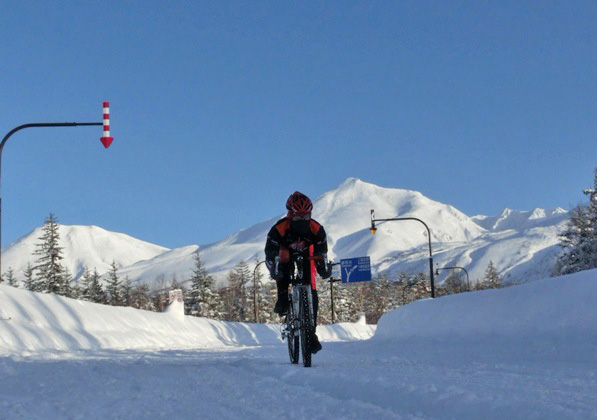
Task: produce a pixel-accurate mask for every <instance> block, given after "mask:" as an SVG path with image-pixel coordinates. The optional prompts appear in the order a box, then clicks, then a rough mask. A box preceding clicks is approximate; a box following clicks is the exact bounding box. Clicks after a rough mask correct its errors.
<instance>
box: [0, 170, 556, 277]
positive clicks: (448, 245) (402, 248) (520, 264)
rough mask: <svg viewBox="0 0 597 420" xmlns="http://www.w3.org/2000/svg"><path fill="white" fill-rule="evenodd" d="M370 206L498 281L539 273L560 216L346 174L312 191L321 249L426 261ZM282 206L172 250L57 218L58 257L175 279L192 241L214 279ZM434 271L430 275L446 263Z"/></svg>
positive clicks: (253, 243) (392, 268)
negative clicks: (495, 207) (490, 212)
mask: <svg viewBox="0 0 597 420" xmlns="http://www.w3.org/2000/svg"><path fill="white" fill-rule="evenodd" d="M371 209H374V210H375V216H376V218H378V219H384V218H392V217H416V218H419V219H421V220H423V221H425V223H426V224H427V225H428V226H429V228H430V230H431V240H432V251H433V256H434V262H435V263H436V264H437V266H439V267H444V266H461V267H465V268H466V269H467V271H468V272H469V274H470V276H471V280H474V279H475V278H481V277H482V276H483V273H484V271H485V269H486V267H487V265H488V264H489V261H493V262H494V264H495V265H496V267H497V269H498V271H499V272H500V273H501V274H502V275H503V276H504V277H505V279H506V281H530V280H536V279H538V278H542V277H545V276H547V275H549V273H550V271H551V269H552V267H553V264H554V261H555V258H556V257H557V255H558V254H559V252H560V248H559V246H558V245H557V244H558V232H559V231H560V230H561V229H562V227H563V225H564V224H565V222H566V220H567V212H566V211H564V210H563V209H561V208H556V209H552V210H544V209H535V210H533V211H527V212H524V211H514V210H510V209H506V210H504V211H503V212H502V214H501V215H499V216H496V217H489V216H475V217H469V216H467V215H465V214H464V213H462V212H460V211H458V210H457V209H455V208H454V207H452V206H450V205H447V204H443V203H439V202H437V201H433V200H431V199H429V198H427V197H425V196H424V195H422V194H421V193H419V192H416V191H408V190H401V189H393V188H383V187H379V186H376V185H373V184H370V183H366V182H363V181H361V180H359V179H356V178H349V179H347V180H346V181H345V182H344V183H342V184H341V185H340V186H338V187H337V188H336V189H334V190H332V191H329V192H327V193H325V194H323V195H322V196H321V197H319V198H317V199H316V200H315V201H314V210H313V217H314V218H315V219H316V220H318V221H319V222H320V223H322V224H323V226H324V227H325V229H326V231H327V233H328V243H329V249H330V252H329V257H330V258H331V259H334V260H339V259H342V258H351V257H359V256H365V255H369V256H370V257H371V261H372V265H373V269H374V271H377V272H380V271H388V272H399V271H407V272H419V271H422V272H427V271H428V269H429V268H428V264H429V263H428V258H429V251H428V239H427V231H426V229H425V227H424V226H423V225H422V224H420V223H418V222H416V221H400V222H386V223H378V224H377V227H378V231H377V234H376V235H371V234H370V232H369V226H370V210H371ZM281 210H283V203H281ZM282 216H283V214H279V215H278V216H276V217H273V218H271V219H269V220H267V221H264V222H261V223H258V224H256V225H254V226H251V227H249V228H247V229H243V230H241V231H239V232H237V233H235V234H233V235H231V236H229V237H227V238H225V239H224V240H222V241H220V242H217V243H214V244H210V245H205V246H197V245H190V246H186V247H182V248H177V249H173V250H169V249H167V248H163V247H159V246H155V245H151V244H148V243H146V242H141V241H137V240H135V239H133V238H131V237H129V236H126V235H122V234H117V233H111V232H107V231H104V230H102V229H100V228H96V227H85V226H62V227H61V232H60V234H61V238H62V240H63V244H62V246H63V247H64V248H65V250H64V251H65V252H64V254H65V261H66V265H67V266H68V267H69V268H70V269H71V271H72V272H73V273H76V274H80V273H81V270H82V267H83V265H87V266H89V267H90V268H93V267H97V269H98V271H100V272H106V271H107V269H108V266H109V264H110V263H111V262H112V260H115V261H116V262H117V264H118V265H119V266H120V267H122V268H121V269H120V274H121V275H122V276H125V275H128V276H129V277H130V278H131V279H133V280H140V281H143V282H149V283H154V282H156V281H159V280H160V279H161V280H165V281H169V280H170V279H172V278H173V277H176V278H177V279H178V280H184V279H185V278H187V277H188V275H189V274H190V272H191V268H192V266H193V253H194V252H195V251H196V250H197V249H199V250H200V253H201V257H202V260H203V261H204V263H205V265H206V268H207V269H208V270H209V271H210V272H211V273H213V274H214V276H215V277H216V279H217V280H218V281H219V283H223V282H224V281H225V274H226V273H227V272H228V270H230V269H231V268H232V267H234V265H236V264H237V263H238V262H239V261H240V260H245V261H248V262H250V263H253V262H254V261H255V260H262V259H263V248H264V244H265V239H266V235H267V232H268V230H269V229H270V228H271V226H272V225H273V224H274V223H275V221H276V220H278V219H279V218H281V217H282ZM39 236H41V235H40V232H39V231H36V232H33V233H32V234H30V235H28V236H27V237H25V238H23V239H21V240H20V241H17V242H16V243H14V244H12V245H11V246H9V247H8V248H7V249H6V250H5V251H4V253H3V266H4V267H9V266H12V267H13V268H14V269H15V270H16V271H17V275H19V274H20V272H21V270H22V268H24V266H25V265H26V264H27V261H29V259H30V258H31V257H30V255H31V253H32V251H33V249H34V243H35V242H36V241H37V238H38V237H39ZM79 236H80V237H81V239H79ZM24 244H28V245H27V246H26V247H25V246H23V245H24ZM441 274H442V277H440V278H439V279H438V281H441V280H442V278H443V277H445V276H446V275H447V274H448V272H447V271H442V272H441Z"/></svg>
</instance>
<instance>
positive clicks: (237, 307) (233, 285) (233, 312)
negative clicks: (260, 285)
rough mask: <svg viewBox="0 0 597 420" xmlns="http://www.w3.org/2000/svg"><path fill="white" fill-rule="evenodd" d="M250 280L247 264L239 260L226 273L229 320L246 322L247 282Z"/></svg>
mask: <svg viewBox="0 0 597 420" xmlns="http://www.w3.org/2000/svg"><path fill="white" fill-rule="evenodd" d="M250 280H251V272H250V270H249V266H248V265H247V263H246V262H245V261H243V260H241V261H240V262H239V263H238V264H237V265H236V266H235V267H234V269H233V270H232V271H231V272H230V273H228V285H229V286H228V289H229V290H228V292H227V294H228V296H226V298H227V303H228V306H229V307H228V310H229V311H230V312H229V314H228V315H229V317H230V320H232V321H240V322H246V321H248V320H249V319H248V313H247V309H248V308H247V287H246V285H247V283H248V282H249V281H250Z"/></svg>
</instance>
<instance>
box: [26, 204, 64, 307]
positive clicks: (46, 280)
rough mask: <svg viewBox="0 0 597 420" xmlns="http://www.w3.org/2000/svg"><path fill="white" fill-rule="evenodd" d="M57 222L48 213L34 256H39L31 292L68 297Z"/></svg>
mask: <svg viewBox="0 0 597 420" xmlns="http://www.w3.org/2000/svg"><path fill="white" fill-rule="evenodd" d="M58 227H59V225H58V220H57V219H56V217H54V215H53V214H51V213H50V215H49V216H48V218H47V219H46V221H45V223H44V227H43V235H42V236H41V237H39V240H40V241H41V242H40V243H38V244H37V245H36V247H37V249H36V250H35V252H34V255H37V256H39V258H38V259H37V261H36V262H37V265H36V266H35V268H34V269H35V270H36V271H37V276H36V279H35V284H34V286H33V290H35V291H41V292H45V293H56V294H60V295H64V296H69V295H70V278H69V277H70V276H68V273H67V272H66V270H65V269H64V267H63V266H62V264H61V263H60V261H61V260H62V259H63V257H62V247H60V246H59V241H60V236H59V234H58Z"/></svg>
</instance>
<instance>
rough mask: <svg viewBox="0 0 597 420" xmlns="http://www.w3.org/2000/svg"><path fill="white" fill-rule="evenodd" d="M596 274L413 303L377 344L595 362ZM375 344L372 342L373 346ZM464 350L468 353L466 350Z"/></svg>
mask: <svg viewBox="0 0 597 420" xmlns="http://www.w3.org/2000/svg"><path fill="white" fill-rule="evenodd" d="M596 286H597V270H589V271H585V272H580V273H575V274H571V275H567V276H562V277H556V278H549V279H545V280H541V281H538V282H534V283H529V284H525V285H521V286H514V287H510V288H505V289H498V290H485V291H479V292H474V293H465V294H460V295H452V296H446V297H442V298H439V299H435V300H431V299H427V300H423V301H418V302H414V303H412V304H410V305H407V306H404V307H402V308H400V309H397V310H395V311H392V312H390V313H388V314H385V315H384V316H383V317H382V318H381V319H380V322H379V324H378V329H377V333H376V335H375V337H374V339H373V340H372V341H374V342H376V343H379V344H382V343H385V344H386V348H387V345H388V344H393V346H394V348H396V346H398V348H402V349H404V348H405V347H407V346H408V345H413V344H416V343H420V344H422V345H429V344H433V345H435V349H436V353H435V356H437V355H438V354H442V352H444V351H445V350H446V349H447V348H448V347H450V346H451V345H455V344H457V346H456V347H457V348H459V349H460V350H459V351H464V352H466V351H467V349H468V350H474V352H475V353H476V354H478V353H483V352H485V353H488V355H489V354H491V355H496V354H499V353H503V352H504V351H508V352H510V353H512V352H519V353H520V354H521V355H526V356H527V357H528V356H532V357H536V356H537V355H538V354H539V353H541V354H543V355H549V356H550V357H557V358H560V359H574V360H577V361H582V360H590V361H594V360H595V358H596V357H597V328H595V326H596V325H597V310H596V308H597V287H596ZM372 344H373V343H372ZM463 349H464V350H463Z"/></svg>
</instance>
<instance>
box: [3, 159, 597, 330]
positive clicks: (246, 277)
mask: <svg viewBox="0 0 597 420" xmlns="http://www.w3.org/2000/svg"><path fill="white" fill-rule="evenodd" d="M596 191H597V169H595V178H594V185H593V188H589V189H586V190H584V191H583V193H584V194H585V195H587V196H588V197H589V202H588V203H585V204H579V205H578V206H576V207H575V208H574V209H572V210H571V212H570V219H569V222H568V224H567V227H566V229H565V231H564V232H562V234H561V236H560V237H561V244H560V245H561V247H562V249H563V252H562V254H561V255H560V257H559V258H558V260H557V262H556V264H555V267H554V274H555V275H562V274H568V273H574V272H577V271H581V270H587V269H591V268H597V193H596ZM34 256H35V257H36V260H35V265H31V264H28V265H27V267H26V268H25V270H24V271H23V275H24V281H23V282H22V285H23V286H24V287H25V288H26V289H28V290H31V291H34V292H42V293H54V294H58V295H61V296H66V297H70V298H75V299H81V300H85V301H89V302H95V303H101V304H106V305H113V306H130V307H134V308H137V309H144V310H150V311H158V312H160V311H163V309H164V307H165V306H166V305H167V304H168V293H169V291H170V290H174V289H182V290H183V296H184V306H185V313H186V314H187V315H192V316H200V317H207V318H212V319H219V320H225V321H241V322H255V321H256V322H259V323H275V322H278V321H279V318H278V317H277V315H275V314H274V312H273V306H274V302H275V300H276V286H275V282H273V281H271V280H270V279H269V276H268V278H265V276H264V275H263V273H261V272H260V270H256V271H255V277H253V272H252V271H251V270H250V269H249V264H248V263H247V262H246V261H241V262H239V263H238V264H237V265H236V266H235V267H234V268H233V269H232V270H230V272H229V273H228V275H227V286H226V287H217V286H216V283H215V281H214V279H213V277H212V276H211V275H210V274H209V273H208V272H207V270H206V269H205V266H204V264H203V261H202V260H201V257H200V255H199V253H198V252H196V253H195V254H194V256H193V260H194V265H193V269H192V272H191V275H190V276H189V278H187V279H184V280H178V279H177V278H176V277H175V276H173V277H172V278H171V279H170V280H166V279H165V278H160V279H157V280H156V282H155V283H154V284H153V285H152V286H151V287H150V286H148V285H147V284H144V283H140V282H134V281H131V279H130V278H129V277H128V276H125V277H124V278H122V277H121V276H119V274H118V266H117V264H116V262H114V261H113V262H112V264H111V265H110V270H109V271H108V273H107V276H106V279H105V281H104V282H101V281H100V275H99V273H98V272H97V269H93V271H91V270H90V269H89V268H85V271H84V274H83V275H82V277H81V278H80V279H79V281H78V282H75V281H73V279H72V275H71V273H69V272H68V270H67V269H66V268H65V267H64V266H63V265H62V263H61V261H62V259H63V256H62V247H60V246H59V233H58V221H57V219H56V217H55V216H54V215H53V214H50V215H49V217H48V218H47V219H46V220H45V223H44V227H43V229H42V236H40V237H39V242H38V243H37V244H36V249H35V251H34ZM254 263H255V264H258V261H257V260H256V261H255V262H254ZM3 281H5V282H6V283H7V284H9V285H11V286H13V287H19V282H18V281H17V279H16V277H15V273H14V270H13V269H12V268H9V269H8V271H7V272H5V273H4V274H3V276H1V277H0V283H1V282H3ZM332 287H333V289H334V291H333V293H334V302H333V306H334V311H333V312H334V313H333V316H332V300H331V295H332ZM499 287H502V281H501V279H500V276H499V275H498V271H497V269H496V267H495V265H494V263H493V262H492V261H490V262H489V264H488V266H487V268H486V270H485V274H484V277H483V278H482V279H474V280H473V281H472V282H471V284H468V283H467V282H466V281H463V279H462V275H461V273H460V272H459V271H452V272H451V274H450V275H449V276H448V277H447V278H446V280H444V281H443V283H442V284H441V285H439V286H438V287H437V289H436V294H437V296H445V295H449V294H455V293H463V292H469V291H473V290H481V289H491V288H499ZM318 293H319V320H318V321H319V323H320V324H327V323H330V322H332V318H333V319H334V321H336V322H355V321H357V320H358V319H359V318H360V317H361V316H363V315H364V316H365V317H366V320H367V322H369V323H376V322H377V321H378V320H379V318H380V317H381V315H383V313H385V312H387V311H390V310H392V309H395V308H397V307H400V306H402V305H406V304H408V303H410V302H412V301H415V300H418V299H424V298H427V297H429V295H430V280H429V276H428V275H426V274H424V273H417V274H409V273H398V274H396V275H393V276H389V275H387V274H385V273H382V274H380V275H378V276H377V277H375V278H374V279H373V281H371V282H364V283H357V284H350V285H342V284H335V285H334V284H333V283H331V282H329V281H323V280H321V279H319V280H318Z"/></svg>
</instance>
